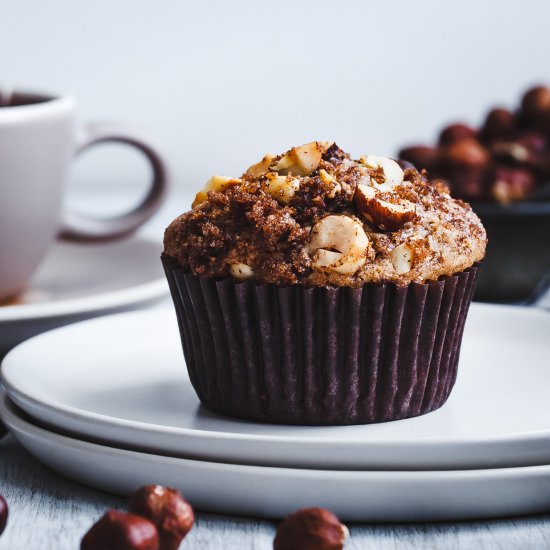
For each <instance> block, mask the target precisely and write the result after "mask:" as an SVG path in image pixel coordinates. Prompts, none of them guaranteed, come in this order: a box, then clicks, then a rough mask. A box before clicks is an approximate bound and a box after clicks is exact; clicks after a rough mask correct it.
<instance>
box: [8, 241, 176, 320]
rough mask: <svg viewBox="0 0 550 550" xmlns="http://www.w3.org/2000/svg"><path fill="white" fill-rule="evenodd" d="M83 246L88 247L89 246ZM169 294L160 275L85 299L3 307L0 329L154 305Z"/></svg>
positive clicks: (154, 243) (164, 280)
mask: <svg viewBox="0 0 550 550" xmlns="http://www.w3.org/2000/svg"><path fill="white" fill-rule="evenodd" d="M127 241H128V242H132V241H133V242H135V241H140V242H143V243H147V244H151V245H157V244H158V245H162V243H161V241H159V240H158V239H152V238H149V237H145V236H140V235H137V236H134V237H130V238H129V239H127ZM54 246H55V245H54ZM82 246H83V247H85V246H87V245H82ZM159 258H160V249H159ZM159 264H160V259H159ZM168 292H169V289H168V283H167V282H166V278H165V277H164V275H160V276H159V277H157V278H155V279H151V280H149V281H147V282H144V283H140V284H137V285H133V286H131V287H128V288H123V289H120V290H112V291H107V292H98V293H96V294H91V295H88V296H84V297H77V298H66V299H61V300H52V301H49V302H41V303H36V304H19V305H11V306H2V307H0V326H1V325H2V323H14V322H25V321H34V320H38V319H55V318H57V317H65V316H70V315H81V314H82V315H83V314H90V313H97V312H100V311H107V310H111V309H116V308H120V307H124V306H128V305H132V304H136V303H143V302H148V301H153V300H155V299H159V298H161V297H163V296H165V295H166V296H167V295H168Z"/></svg>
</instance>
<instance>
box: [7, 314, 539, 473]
mask: <svg viewBox="0 0 550 550" xmlns="http://www.w3.org/2000/svg"><path fill="white" fill-rule="evenodd" d="M549 334H550V315H548V314H547V313H545V312H541V311H537V310H531V309H525V308H514V307H502V306H489V305H478V304H474V305H473V307H472V309H471V312H470V317H469V319H468V324H467V328H466V334H465V337H464V346H463V353H462V358H461V364H460V368H459V377H458V382H457V385H456V387H455V389H454V392H453V394H452V395H451V398H450V400H449V401H448V403H447V404H446V405H445V406H444V407H443V408H442V409H440V410H438V411H435V412H433V413H430V414H428V415H426V416H422V417H418V418H414V419H409V420H400V421H397V422H389V423H384V424H373V425H366V426H344V427H300V426H276V425H269V424H255V423H250V422H244V421H239V420H234V419H231V418H229V417H223V416H220V415H217V414H214V413H211V412H209V411H208V410H207V409H205V408H204V407H202V406H201V405H200V403H199V401H198V399H197V397H196V395H195V393H194V391H193V389H192V387H191V385H190V383H189V380H188V378H187V373H186V369H185V365H184V361H183V355H182V351H181V347H180V342H179V334H178V329H177V324H176V320H175V315H174V313H173V312H172V311H171V310H167V311H164V310H158V311H145V312H134V313H127V314H122V315H116V316H111V317H104V318H101V319H95V320H92V321H86V322H83V323H79V324H76V325H71V326H69V327H64V328H61V329H58V330H55V331H52V332H49V333H46V334H42V335H40V336H37V337H36V338H33V339H32V340H29V341H27V342H25V343H23V344H21V345H20V346H18V347H17V348H16V349H14V350H13V351H12V352H11V353H10V354H9V355H8V356H7V357H6V359H5V360H4V363H3V365H2V381H3V383H4V385H5V387H6V389H7V391H8V393H9V395H10V397H11V398H12V399H13V400H14V401H15V402H16V403H17V404H18V405H19V406H20V407H22V408H23V409H24V410H25V411H26V412H27V413H28V414H30V415H31V416H32V417H33V418H34V419H36V420H37V422H39V423H41V424H42V425H44V426H46V427H49V428H53V429H54V430H55V429H59V430H61V431H63V432H67V433H71V434H74V435H76V436H80V437H84V438H87V439H94V440H95V441H99V442H104V443H106V444H112V445H114V446H123V447H125V448H131V449H134V450H141V451H145V452H158V453H159V454H166V455H172V456H179V457H186V458H195V459H197V458H199V459H207V460H212V461H220V462H234V463H240V464H257V465H270V466H289V467H301V468H326V469H376V470H391V469H393V470H400V469H406V470H422V469H423V470H435V469H449V470H452V469H465V468H494V467H506V466H528V465H535V464H545V463H550V406H549V405H548V392H549V390H548V388H549V387H550V345H549V341H550V340H549V338H548V335H549Z"/></svg>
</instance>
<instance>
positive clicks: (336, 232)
mask: <svg viewBox="0 0 550 550" xmlns="http://www.w3.org/2000/svg"><path fill="white" fill-rule="evenodd" d="M368 246H369V238H368V237H367V235H366V233H365V230H364V229H363V226H362V225H361V224H360V223H359V222H358V221H356V220H353V219H352V218H350V217H348V216H344V215H342V214H335V215H330V216H326V217H324V218H322V219H321V220H319V221H318V222H317V223H316V224H315V225H314V226H313V229H312V230H311V239H310V241H309V245H308V249H309V252H310V254H311V256H312V258H313V267H314V268H315V269H318V270H321V271H334V272H336V273H340V274H342V275H351V274H353V273H355V272H356V271H357V270H358V269H359V268H360V267H361V266H362V265H363V264H364V263H365V262H366V261H367V258H366V255H365V254H366V251H367V249H368Z"/></svg>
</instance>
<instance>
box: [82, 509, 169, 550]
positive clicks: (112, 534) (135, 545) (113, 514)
mask: <svg viewBox="0 0 550 550" xmlns="http://www.w3.org/2000/svg"><path fill="white" fill-rule="evenodd" d="M159 548H160V547H159V537H158V533H157V528H156V527H155V526H154V525H153V523H151V522H150V521H149V520H147V519H145V518H143V517H140V516H136V515H134V514H127V513H125V512H119V511H117V510H109V511H108V512H107V513H106V514H105V515H104V516H103V517H102V518H101V519H100V520H99V521H98V522H97V523H94V525H92V527H91V528H90V530H89V531H88V532H87V533H86V534H85V535H84V538H83V539H82V542H81V543H80V550H159Z"/></svg>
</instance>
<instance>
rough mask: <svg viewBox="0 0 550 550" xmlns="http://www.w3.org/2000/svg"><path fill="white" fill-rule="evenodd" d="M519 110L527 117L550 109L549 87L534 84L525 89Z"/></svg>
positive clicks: (534, 116)
mask: <svg viewBox="0 0 550 550" xmlns="http://www.w3.org/2000/svg"><path fill="white" fill-rule="evenodd" d="M521 110H522V113H523V115H524V116H525V117H526V118H527V119H533V118H536V117H537V116H539V115H541V114H543V113H547V112H548V111H550V88H547V87H546V86H536V87H534V88H531V89H530V90H527V92H525V94H524V96H523V98H522V100H521Z"/></svg>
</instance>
